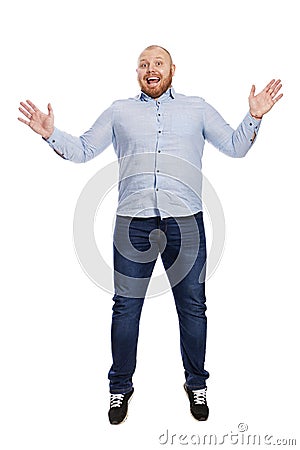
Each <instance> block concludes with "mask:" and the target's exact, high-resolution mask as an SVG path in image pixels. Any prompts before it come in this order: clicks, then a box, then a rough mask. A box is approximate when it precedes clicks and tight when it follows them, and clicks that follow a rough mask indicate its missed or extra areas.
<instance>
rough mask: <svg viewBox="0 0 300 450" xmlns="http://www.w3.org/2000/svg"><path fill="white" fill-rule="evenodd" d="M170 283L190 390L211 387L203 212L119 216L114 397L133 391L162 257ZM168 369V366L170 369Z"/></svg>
mask: <svg viewBox="0 0 300 450" xmlns="http://www.w3.org/2000/svg"><path fill="white" fill-rule="evenodd" d="M159 254H160V255H161V259H162V262H163V265H164V268H165V270H166V273H167V276H168V280H169V282H170V285H171V288H172V292H173V296H174V300H175V305H176V310H177V314H178V319H179V329H180V349H181V356H182V362H183V367H184V373H185V379H186V384H187V387H188V388H189V389H192V390H196V389H202V388H204V387H205V386H206V379H207V378H208V377H209V373H208V372H207V371H206V370H205V369H204V360H205V348H206V329H207V320H206V315H205V311H206V304H205V301H206V299H205V266H206V240H205V230H204V224H203V217H202V211H200V212H198V213H197V214H195V215H192V216H187V217H177V218H173V217H168V218H164V219H162V218H160V216H157V217H149V218H138V217H137V218H130V217H124V216H117V219H116V224H115V231H114V287H115V295H114V297H113V300H114V305H113V314H112V328H111V342H112V358H113V364H112V366H111V369H110V371H109V374H108V378H109V380H110V392H111V393H112V394H119V393H128V392H130V391H131V389H132V387H133V383H132V377H133V374H134V371H135V368H136V353H137V343H138V335H139V321H140V315H141V311H142V307H143V303H144V298H145V295H146V291H147V287H148V284H149V281H150V277H151V274H152V272H153V269H154V265H155V262H156V260H157V258H158V255H159ZM166 369H167V368H166Z"/></svg>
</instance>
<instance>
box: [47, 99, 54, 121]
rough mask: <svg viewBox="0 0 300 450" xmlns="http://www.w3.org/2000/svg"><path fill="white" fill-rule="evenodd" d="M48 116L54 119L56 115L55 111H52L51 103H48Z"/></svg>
mask: <svg viewBox="0 0 300 450" xmlns="http://www.w3.org/2000/svg"><path fill="white" fill-rule="evenodd" d="M48 116H49V117H52V118H53V116H54V114H53V109H52V106H51V103H48Z"/></svg>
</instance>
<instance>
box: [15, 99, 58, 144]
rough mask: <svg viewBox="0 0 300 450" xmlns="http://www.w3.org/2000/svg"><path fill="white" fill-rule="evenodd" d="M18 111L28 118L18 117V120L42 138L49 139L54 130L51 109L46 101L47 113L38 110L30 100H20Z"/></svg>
mask: <svg viewBox="0 0 300 450" xmlns="http://www.w3.org/2000/svg"><path fill="white" fill-rule="evenodd" d="M20 105H21V106H20V107H19V111H20V112H21V113H22V114H23V115H24V116H25V117H26V118H27V119H28V120H26V119H24V118H23V117H18V120H19V121H20V122H22V123H25V125H28V126H29V127H30V128H31V129H32V130H33V131H35V132H36V133H38V134H40V135H41V136H42V137H43V138H44V139H49V137H50V136H51V134H52V133H53V131H54V114H53V109H52V107H51V105H50V103H48V114H45V113H43V112H42V111H40V110H39V109H38V108H37V107H36V106H35V105H34V104H33V103H32V102H31V101H30V100H26V103H24V102H21V103H20Z"/></svg>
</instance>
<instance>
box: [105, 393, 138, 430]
mask: <svg viewBox="0 0 300 450" xmlns="http://www.w3.org/2000/svg"><path fill="white" fill-rule="evenodd" d="M133 394H134V392H133V393H132V395H131V396H130V397H129V399H128V403H127V413H126V416H125V417H124V419H123V420H122V422H110V424H111V425H121V424H122V423H124V422H125V420H126V419H127V417H128V406H129V403H130V402H131V399H132V397H133Z"/></svg>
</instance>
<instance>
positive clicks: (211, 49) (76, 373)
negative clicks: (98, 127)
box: [0, 0, 300, 450]
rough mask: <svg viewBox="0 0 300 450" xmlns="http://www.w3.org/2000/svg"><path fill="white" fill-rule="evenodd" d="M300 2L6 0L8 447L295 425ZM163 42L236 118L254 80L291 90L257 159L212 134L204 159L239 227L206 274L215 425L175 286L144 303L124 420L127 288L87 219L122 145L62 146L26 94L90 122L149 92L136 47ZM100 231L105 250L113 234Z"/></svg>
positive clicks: (3, 405)
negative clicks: (95, 181) (117, 402)
mask: <svg viewBox="0 0 300 450" xmlns="http://www.w3.org/2000/svg"><path fill="white" fill-rule="evenodd" d="M296 7H297V2H296V1H289V0H287V1H285V2H279V1H275V0H273V1H262V0H259V1H258V0H251V1H249V2H241V1H237V0H228V1H226V2H225V1H222V0H220V1H218V0H209V1H208V0H207V1H201V0H198V1H194V0H185V1H184V2H177V1H169V0H166V1H163V0H160V1H147V2H134V1H131V0H128V1H126V2H123V1H110V2H99V1H93V0H85V1H84V2H82V1H81V2H79V1H77V0H75V1H74V0H73V1H66V0H60V1H57V0H52V1H51V2H47V3H46V2H40V1H36V0H28V1H22V2H21V1H13V0H12V1H10V2H9V3H7V4H6V6H5V7H4V9H3V6H2V11H1V47H2V51H1V53H2V55H1V56H2V58H1V103H2V104H1V113H0V114H1V118H0V119H1V122H0V123H1V143H2V145H1V147H2V149H1V247H0V249H1V259H2V269H1V275H2V277H1V278H2V281H1V291H2V292H1V316H0V321H1V323H0V325H1V328H0V333H1V336H0V337H1V354H0V362H1V372H0V377H1V381H0V396H1V397H0V413H1V417H0V427H1V432H0V447H1V449H3V450H17V449H18V450H21V449H24V448H30V449H31V450H35V449H39V450H40V449H43V450H48V449H51V450H52V449H57V450H60V449H64V450H66V449H72V450H79V449H80V450H81V449H87V448H88V449H89V450H94V449H99V448H107V447H108V446H109V448H111V449H118V448H131V449H140V448H143V449H151V450H152V449H157V448H164V447H167V446H169V447H170V448H182V444H180V443H179V440H178V436H179V435H180V434H188V435H189V436H190V435H192V434H195V433H196V434H197V433H198V434H205V433H215V434H217V435H218V436H219V437H220V439H221V437H222V435H223V434H226V433H229V434H230V433H231V432H232V433H237V432H238V431H237V426H238V424H239V423H241V422H243V423H246V424H247V425H248V427H249V430H248V433H249V434H255V433H256V434H258V433H260V434H261V436H264V435H265V434H269V435H274V437H278V438H293V437H294V438H295V437H297V427H296V419H297V425H298V419H299V417H298V416H299V414H298V402H299V400H298V398H297V397H298V385H299V382H298V380H299V372H298V364H297V359H298V355H299V345H298V344H297V343H298V341H299V334H298V328H299V326H298V322H299V315H298V311H299V308H298V303H299V262H298V257H299V250H300V249H299V228H300V223H299V215H298V214H297V213H298V208H299V198H298V197H299V177H298V173H299V163H300V158H299V139H298V134H299V117H298V116H299V115H298V108H297V106H298V105H297V103H298V102H299V61H298V53H299V51H298V43H299V21H298V13H297V9H296ZM150 44H159V45H162V46H164V47H166V48H168V49H169V50H170V52H171V53H172V55H173V59H174V62H175V63H176V65H177V73H176V76H175V78H174V87H175V89H176V90H177V91H178V92H182V93H185V94H192V95H200V96H202V97H204V98H205V99H206V100H207V101H208V102H209V103H211V104H212V105H213V106H214V107H215V108H216V109H217V110H218V111H219V112H220V113H221V114H222V115H223V116H224V117H225V118H226V120H227V121H228V122H229V123H230V124H231V125H232V126H233V127H237V126H238V124H239V122H240V121H241V120H242V118H243V117H244V115H245V113H246V111H247V108H248V103H247V97H248V94H249V91H250V88H251V85H252V83H255V84H256V86H257V89H258V90H260V89H262V88H263V87H264V86H265V85H266V83H267V82H268V81H269V80H270V79H271V78H273V77H274V78H281V79H282V80H283V83H284V89H283V91H284V97H283V99H282V100H281V101H280V102H279V103H278V104H277V105H276V106H275V107H274V109H273V110H272V111H271V112H270V113H269V114H268V115H267V116H266V117H265V118H264V120H263V124H262V126H261V130H260V133H259V136H258V139H257V142H256V143H255V146H254V147H253V149H251V151H250V153H249V154H248V155H247V157H246V158H244V159H240V160H234V159H231V158H228V157H226V156H224V155H222V154H220V153H219V152H218V151H217V150H216V149H214V148H213V147H210V146H209V145H207V147H206V150H205V155H204V158H203V166H204V169H203V171H204V174H205V175H206V177H207V178H208V179H209V180H210V182H211V183H212V184H213V186H214V188H215V189H216V191H217V193H218V195H219V198H220V201H221V202H222V205H223V208H224V212H225V217H226V233H227V239H226V248H225V253H224V256H223V259H222V261H221V263H220V266H219V268H218V270H217V272H216V273H215V275H214V276H213V277H212V278H211V279H210V280H209V282H208V283H207V305H208V321H209V322H208V323H209V328H208V343H207V366H206V367H207V370H209V372H210V374H211V377H210V379H209V380H208V401H209V406H210V411H211V412H210V418H209V420H208V422H206V423H198V422H196V421H195V420H194V419H193V418H192V417H191V416H190V414H189V405H188V400H187V398H186V395H185V393H184V391H183V388H182V385H183V382H184V377H183V370H182V364H181V358H180V351H179V335H178V324H177V317H176V313H175V308H174V305H173V299H172V296H171V294H170V292H169V293H167V294H165V295H163V296H161V297H157V298H154V299H148V301H147V302H146V303H145V306H144V310H143V314H142V320H141V331H140V341H139V353H138V366H137V371H136V374H135V378H134V383H135V395H134V398H133V400H132V402H131V404H130V410H129V417H128V420H127V421H126V422H125V423H124V424H123V425H121V426H119V427H112V426H110V425H109V423H108V419H107V410H108V401H109V396H108V380H107V372H108V369H109V367H110V365H111V356H110V320H111V307H112V301H111V295H110V294H107V293H105V292H103V291H102V290H100V289H99V288H98V287H97V286H96V285H94V284H93V283H92V282H91V280H90V279H89V278H88V277H87V276H86V275H85V273H84V272H83V271H82V269H81V267H80V265H79V263H78V260H77V258H76V254H75V250H74V247H73V236H72V224H73V214H74V208H75V205H76V201H77V199H78V196H79V194H80V192H81V190H82V189H83V187H84V186H85V184H86V183H87V182H88V180H89V179H90V178H91V177H92V176H93V175H94V174H95V173H96V172H97V171H98V170H99V169H100V168H101V167H104V166H105V165H106V164H107V163H109V162H111V161H113V160H114V153H113V150H112V148H109V149H107V150H106V151H105V152H104V153H103V154H102V155H100V156H99V157H98V158H96V159H94V160H92V161H91V162H89V163H88V164H86V165H76V164H73V163H70V162H67V161H64V160H62V159H61V158H59V157H58V156H57V155H56V154H55V153H54V152H52V151H51V149H50V148H49V147H48V146H47V144H46V143H45V142H43V141H42V140H41V138H40V137H39V136H38V135H35V134H34V133H33V132H32V131H31V130H30V129H29V128H27V127H25V125H23V124H21V123H20V122H18V121H17V116H18V111H17V107H18V103H19V101H21V100H25V99H27V98H29V99H31V100H32V101H34V102H35V103H36V104H37V105H38V106H39V107H40V108H41V109H43V110H46V105H47V102H48V101H51V103H52V106H53V108H54V113H55V118H56V121H55V123H56V126H57V127H59V128H61V129H63V130H66V131H68V132H70V133H72V134H75V135H79V134H81V133H82V132H83V131H85V130H86V129H87V128H89V127H90V125H91V124H92V123H93V122H94V120H95V119H96V118H97V117H98V115H99V114H100V113H101V112H102V111H103V110H104V109H105V108H106V107H108V106H109V105H110V104H111V103H112V101H114V100H116V99H119V98H127V97H130V96H133V95H136V94H137V93H138V85H137V82H136V74H135V67H136V59H137V56H138V54H139V53H140V52H141V51H142V50H143V48H144V47H145V46H147V45H150ZM115 207H116V204H115V203H114V202H113V201H112V202H111V203H110V205H109V206H108V207H107V209H106V211H105V214H101V216H100V218H99V216H98V218H97V221H98V222H99V221H100V222H101V221H103V220H105V221H108V222H109V223H111V224H112V223H113V216H114V211H115ZM105 215H106V217H105ZM97 221H96V223H97ZM98 241H99V239H98ZM100 241H101V239H100ZM101 245H103V248H104V249H105V251H106V252H107V251H108V250H107V249H109V248H110V246H111V236H108V237H105V239H103V242H102V244H101ZM167 429H168V430H169V433H171V434H177V437H176V438H174V442H175V443H174V444H173V445H171V443H170V442H171V441H170V440H169V442H168V444H166V445H161V444H159V436H160V435H162V434H163V433H166V430H167ZM298 437H299V436H298ZM189 446H191V445H189ZM189 446H186V447H189ZM223 448H232V445H229V444H228V445H227V446H225V445H223Z"/></svg>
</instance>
